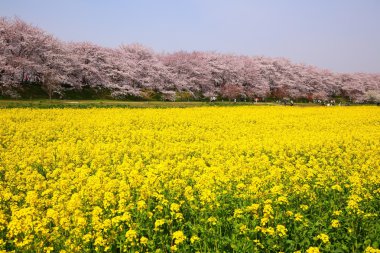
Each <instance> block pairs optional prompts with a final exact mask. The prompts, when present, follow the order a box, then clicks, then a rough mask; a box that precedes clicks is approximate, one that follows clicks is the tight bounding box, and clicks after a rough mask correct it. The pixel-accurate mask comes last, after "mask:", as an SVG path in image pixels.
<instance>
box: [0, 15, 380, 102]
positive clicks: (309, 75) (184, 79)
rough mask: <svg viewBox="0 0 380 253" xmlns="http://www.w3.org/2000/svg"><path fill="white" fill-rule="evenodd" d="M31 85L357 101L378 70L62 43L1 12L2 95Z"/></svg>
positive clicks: (143, 94)
mask: <svg viewBox="0 0 380 253" xmlns="http://www.w3.org/2000/svg"><path fill="white" fill-rule="evenodd" d="M30 87H40V88H41V90H43V91H44V92H45V94H47V95H48V96H49V97H50V98H51V97H68V96H70V95H69V94H71V95H73V94H77V93H81V92H83V91H84V90H86V91H91V92H92V94H98V95H99V96H100V94H103V95H104V94H106V96H110V97H113V98H117V99H126V98H141V99H159V98H162V99H168V100H174V99H207V98H210V97H221V98H227V99H253V98H261V99H268V98H272V99H281V98H284V97H288V98H292V99H304V100H313V99H321V100H325V99H330V98H336V97H342V98H345V99H350V100H352V101H358V102H363V101H375V100H377V99H379V94H380V74H365V73H355V74H340V73H333V72H331V71H328V70H322V69H318V68H315V67H313V66H308V65H304V64H294V63H291V62H290V61H289V60H287V59H283V58H268V57H249V56H239V55H230V54H220V53H213V52H191V53H189V52H175V53H165V54H159V53H155V52H153V51H152V50H150V49H148V48H146V47H143V46H141V45H137V44H133V45H122V46H120V47H119V48H105V47H100V46H97V45H94V44H92V43H87V42H84V43H66V42H62V41H60V40H58V39H56V38H54V37H53V36H52V35H50V34H47V33H46V32H44V31H42V30H41V29H39V28H37V27H34V26H32V25H29V24H27V23H25V22H24V21H22V20H20V19H17V18H16V19H6V18H1V19H0V96H2V97H19V96H20V95H22V94H24V93H23V91H25V90H27V89H29V88H30ZM24 96H25V95H24Z"/></svg>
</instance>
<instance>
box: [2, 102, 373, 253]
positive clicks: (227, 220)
mask: <svg viewBox="0 0 380 253" xmlns="http://www.w3.org/2000/svg"><path fill="white" fill-rule="evenodd" d="M379 210H380V108H376V107H344V108H343V107H335V108H328V107H324V108H322V107H312V108H290V107H234V108H226V107H217V108H215V107H203V108H186V109H178V108H177V109H83V110H80V109H49V110H44V109H2V110H0V252H61V253H63V252H174V251H176V252H307V253H312V252H379V250H378V248H379V244H380V217H379V214H380V212H379Z"/></svg>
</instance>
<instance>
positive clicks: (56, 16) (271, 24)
mask: <svg viewBox="0 0 380 253" xmlns="http://www.w3.org/2000/svg"><path fill="white" fill-rule="evenodd" d="M0 15H1V16H7V17H13V16H18V17H20V18H21V19H23V20H25V21H27V22H28V23H32V24H33V25H36V26H39V27H41V28H42V29H44V30H46V31H47V32H49V33H51V34H53V35H55V36H56V37H58V38H59V39H62V40H66V41H91V42H94V43H96V44H99V45H102V46H107V47H117V46H118V45H120V44H122V43H135V42H137V43H141V44H143V45H145V46H148V47H150V48H152V49H154V50H156V51H158V52H162V51H165V52H173V51H177V50H186V51H193V50H203V51H217V52H225V53H236V54H246V55H264V56H271V57H287V58H289V59H290V60H292V61H294V62H297V63H307V64H312V65H316V66H318V67H322V68H328V69H331V70H333V71H338V72H377V73H380V0H261V1H256V0H161V1H160V0H134V1H132V0H125V1H122V0H103V1H101V0H62V1H55V0H24V1H22V0H0Z"/></svg>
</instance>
